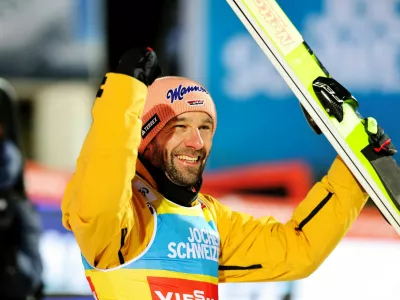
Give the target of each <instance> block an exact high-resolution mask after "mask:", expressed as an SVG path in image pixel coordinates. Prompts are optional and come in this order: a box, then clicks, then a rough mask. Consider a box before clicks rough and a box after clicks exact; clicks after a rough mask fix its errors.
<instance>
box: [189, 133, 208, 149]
mask: <svg viewBox="0 0 400 300" xmlns="http://www.w3.org/2000/svg"><path fill="white" fill-rule="evenodd" d="M185 146H186V147H191V148H193V149H195V150H200V149H201V148H203V146H204V141H203V139H202V138H201V135H200V131H199V129H194V130H192V131H191V132H190V135H189V136H188V137H187V138H186V140H185Z"/></svg>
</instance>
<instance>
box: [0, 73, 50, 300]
mask: <svg viewBox="0 0 400 300" xmlns="http://www.w3.org/2000/svg"><path fill="white" fill-rule="evenodd" d="M15 100H16V93H15V90H14V88H13V87H12V86H11V84H10V83H9V82H8V81H6V80H4V79H0V295H1V299H2V300H23V299H32V300H34V299H41V298H42V290H43V283H42V276H41V275H42V269H43V268H42V260H41V256H40V252H39V237H40V233H41V225H40V218H39V214H38V212H37V211H36V209H35V207H34V206H33V205H32V203H31V202H30V200H29V199H28V198H27V196H26V192H25V186H24V162H25V158H24V151H23V149H22V145H21V140H20V135H21V133H20V128H19V116H18V111H17V109H16V103H15Z"/></svg>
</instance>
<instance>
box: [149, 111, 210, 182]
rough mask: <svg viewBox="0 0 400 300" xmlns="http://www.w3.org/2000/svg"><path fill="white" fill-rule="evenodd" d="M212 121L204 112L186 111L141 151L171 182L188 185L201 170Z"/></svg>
mask: <svg viewBox="0 0 400 300" xmlns="http://www.w3.org/2000/svg"><path fill="white" fill-rule="evenodd" d="M213 126H214V124H213V121H212V119H211V117H210V116H209V115H208V114H207V113H205V112H186V113H183V114H181V115H179V116H177V117H175V118H173V119H172V120H170V121H169V122H168V123H167V124H166V125H165V127H164V128H163V129H162V130H161V131H160V132H159V133H158V134H157V135H156V137H155V138H154V139H153V140H152V141H151V143H150V144H149V145H148V146H147V148H146V149H145V151H144V153H143V155H144V157H145V159H146V160H147V161H149V162H151V164H152V165H154V166H155V167H158V168H161V169H162V170H163V171H164V172H165V174H166V176H167V177H168V178H169V179H170V180H171V181H172V182H173V183H175V184H177V185H180V186H188V187H191V186H193V185H195V184H196V183H197V181H198V180H199V179H200V177H201V176H202V174H203V171H204V167H205V165H206V161H207V158H208V155H209V153H210V150H211V146H212V138H213Z"/></svg>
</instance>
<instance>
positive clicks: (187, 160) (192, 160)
mask: <svg viewBox="0 0 400 300" xmlns="http://www.w3.org/2000/svg"><path fill="white" fill-rule="evenodd" d="M175 157H176V158H178V159H179V160H180V161H182V162H184V163H188V164H196V163H198V162H199V161H200V156H188V155H175Z"/></svg>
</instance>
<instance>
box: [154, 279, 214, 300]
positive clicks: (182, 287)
mask: <svg viewBox="0 0 400 300" xmlns="http://www.w3.org/2000/svg"><path fill="white" fill-rule="evenodd" d="M147 281H148V283H149V286H150V290H151V296H152V299H153V300H218V286H217V285H216V284H212V283H208V282H201V281H194V280H187V279H175V278H163V277H147Z"/></svg>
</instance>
